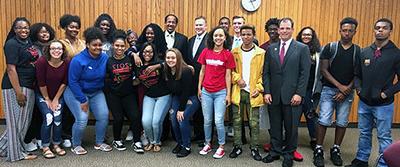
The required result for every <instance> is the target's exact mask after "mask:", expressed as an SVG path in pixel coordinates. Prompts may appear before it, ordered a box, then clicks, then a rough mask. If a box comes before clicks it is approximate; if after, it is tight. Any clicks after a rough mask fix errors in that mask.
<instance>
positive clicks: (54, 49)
mask: <svg viewBox="0 0 400 167" xmlns="http://www.w3.org/2000/svg"><path fill="white" fill-rule="evenodd" d="M50 50H63V48H50Z"/></svg>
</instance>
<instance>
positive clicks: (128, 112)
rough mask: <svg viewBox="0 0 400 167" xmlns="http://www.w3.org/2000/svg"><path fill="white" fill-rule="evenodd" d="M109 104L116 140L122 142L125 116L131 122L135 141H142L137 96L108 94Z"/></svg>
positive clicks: (130, 125)
mask: <svg viewBox="0 0 400 167" xmlns="http://www.w3.org/2000/svg"><path fill="white" fill-rule="evenodd" d="M107 104H108V107H109V108H110V111H111V114H112V116H113V135H114V140H116V141H120V140H121V132H122V126H123V124H124V116H126V117H127V118H128V120H129V127H130V129H131V130H132V132H133V141H134V142H139V141H140V135H141V131H140V126H141V118H140V113H139V110H138V105H137V99H136V94H134V93H132V94H129V95H126V96H118V95H116V94H113V93H111V92H110V93H108V95H107Z"/></svg>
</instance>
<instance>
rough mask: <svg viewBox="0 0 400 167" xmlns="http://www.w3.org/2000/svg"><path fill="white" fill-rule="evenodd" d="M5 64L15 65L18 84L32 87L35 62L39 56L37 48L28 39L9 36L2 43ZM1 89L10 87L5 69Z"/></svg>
mask: <svg viewBox="0 0 400 167" xmlns="http://www.w3.org/2000/svg"><path fill="white" fill-rule="evenodd" d="M4 55H5V57H6V64H13V65H15V67H16V70H17V74H18V79H19V84H20V86H21V87H27V88H31V89H33V88H34V83H35V78H36V77H35V62H36V60H37V59H38V58H39V53H38V50H37V49H36V48H35V47H33V46H32V43H31V42H30V40H26V41H22V40H20V39H18V38H17V37H14V38H11V39H10V40H8V41H7V42H6V44H5V45H4ZM1 88H2V89H12V88H13V87H12V85H11V82H10V78H9V77H8V74H7V71H6V72H5V73H4V77H3V80H2V83H1Z"/></svg>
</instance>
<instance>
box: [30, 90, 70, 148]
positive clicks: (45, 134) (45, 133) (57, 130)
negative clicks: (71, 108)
mask: <svg viewBox="0 0 400 167" xmlns="http://www.w3.org/2000/svg"><path fill="white" fill-rule="evenodd" d="M58 101H59V102H58V103H59V105H58V108H57V110H56V111H52V110H51V109H50V108H49V107H47V104H46V102H45V100H44V98H43V96H42V95H41V94H40V92H36V101H35V103H36V105H37V106H38V108H39V110H40V112H41V113H42V117H43V123H42V128H41V130H40V134H41V137H42V145H43V147H48V146H50V136H51V134H52V133H51V129H53V138H52V141H53V142H52V143H53V144H54V145H59V144H60V143H61V132H62V124H61V120H62V114H61V112H62V110H63V108H64V106H65V102H64V99H63V98H62V96H61V97H60V99H59V100H58Z"/></svg>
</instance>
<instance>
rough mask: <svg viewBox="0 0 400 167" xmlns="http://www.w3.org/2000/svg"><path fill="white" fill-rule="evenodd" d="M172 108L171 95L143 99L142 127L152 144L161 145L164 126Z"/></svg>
mask: <svg viewBox="0 0 400 167" xmlns="http://www.w3.org/2000/svg"><path fill="white" fill-rule="evenodd" d="M170 106H171V95H169V94H168V95H165V96H161V97H156V98H152V97H148V96H144V98H143V113H142V125H143V129H144V132H145V133H146V136H147V137H148V138H149V140H150V144H161V141H160V140H161V133H162V128H163V127H162V124H163V121H164V118H165V116H167V113H168V109H169V108H170Z"/></svg>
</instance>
